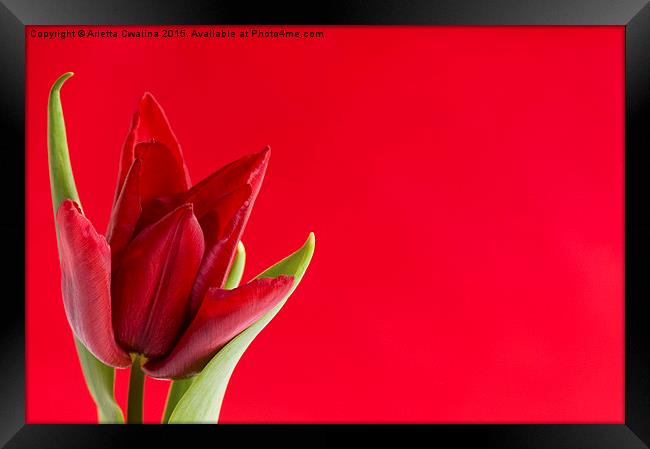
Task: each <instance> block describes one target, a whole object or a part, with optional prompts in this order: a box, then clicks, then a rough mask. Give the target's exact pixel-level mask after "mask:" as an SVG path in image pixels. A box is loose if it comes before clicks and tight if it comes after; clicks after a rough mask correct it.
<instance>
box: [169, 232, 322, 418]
mask: <svg viewBox="0 0 650 449" xmlns="http://www.w3.org/2000/svg"><path fill="white" fill-rule="evenodd" d="M314 244H315V238H314V234H313V233H311V234H309V238H308V239H307V241H306V242H305V244H304V245H303V246H302V248H300V249H299V250H298V251H296V252H295V253H293V254H291V255H290V256H289V257H286V258H285V259H283V260H281V261H280V262H278V263H276V264H275V265H273V266H272V267H271V268H269V269H268V270H266V271H264V272H263V273H262V274H260V275H259V276H257V277H258V278H265V277H277V276H280V275H282V274H284V275H289V276H294V282H293V286H292V287H291V290H290V291H289V293H288V294H287V296H286V297H285V298H284V299H283V300H282V301H280V302H279V303H278V305H276V306H275V307H274V308H273V309H271V310H270V311H269V312H268V313H267V314H266V315H264V316H263V317H262V318H260V319H259V321H256V322H255V323H254V324H252V325H251V326H250V327H248V328H247V329H246V330H244V331H243V332H242V333H240V334H239V335H237V336H236V337H235V338H233V339H232V340H231V341H230V342H229V343H228V344H227V345H226V346H224V347H223V349H221V351H219V352H218V353H217V354H216V355H215V356H214V357H213V358H212V360H210V362H209V363H208V364H207V365H206V366H205V368H203V371H201V373H200V374H198V375H197V376H195V378H194V382H193V383H192V385H191V386H190V387H189V388H188V390H187V392H186V393H185V394H184V395H183V397H182V398H181V400H180V401H179V402H178V405H177V406H176V408H175V409H174V411H173V413H172V415H171V417H170V419H169V422H170V423H213V422H216V421H217V420H218V418H219V412H220V411H221V403H222V402H223V396H224V394H225V392H226V387H227V386H228V381H229V380H230V376H231V375H232V372H233V370H234V369H235V366H236V365H237V362H239V359H240V358H241V356H242V355H243V354H244V351H246V349H247V348H248V346H249V345H250V344H251V342H252V341H253V339H255V337H256V336H257V335H258V334H259V333H260V332H261V331H262V329H264V327H265V326H266V325H267V324H268V323H269V321H271V319H272V318H273V317H274V316H275V315H276V314H277V313H278V312H279V311H280V309H281V308H282V306H283V305H284V303H285V302H286V301H287V298H289V296H291V293H293V291H294V290H295V289H296V287H297V286H298V284H299V283H300V280H301V279H302V276H303V275H304V274H305V271H306V270H307V266H309V262H310V261H311V258H312V255H313V254H314Z"/></svg>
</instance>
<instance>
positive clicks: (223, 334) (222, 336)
mask: <svg viewBox="0 0 650 449" xmlns="http://www.w3.org/2000/svg"><path fill="white" fill-rule="evenodd" d="M292 283H293V278H292V277H290V276H279V277H277V278H265V279H255V280H254V281H251V282H249V283H248V284H245V285H243V286H241V287H239V288H236V289H234V290H222V289H216V288H215V289H210V290H209V291H208V293H207V295H206V297H205V299H204V301H203V303H202V304H201V308H200V309H199V311H198V313H197V314H196V316H195V317H194V319H193V320H192V323H191V324H190V326H189V327H188V328H187V330H186V331H185V333H184V334H183V336H182V337H181V338H180V340H179V341H178V343H177V344H176V346H174V349H173V350H172V352H171V353H170V354H169V355H168V356H166V357H165V358H163V359H161V360H150V361H149V362H147V363H146V364H145V365H144V367H143V368H144V371H145V372H146V373H147V374H148V375H150V376H152V377H158V378H166V379H171V378H174V379H176V378H183V377H188V376H191V375H193V374H196V373H198V372H199V371H201V370H202V369H203V367H204V366H205V365H206V364H207V363H208V362H209V361H210V359H211V358H212V357H213V356H214V354H216V353H217V352H218V351H219V349H221V348H222V347H223V346H224V345H225V344H226V343H228V342H229V341H230V340H231V339H232V338H233V337H235V336H236V335H237V334H239V333H240V332H242V331H243V330H245V329H246V328H247V327H249V326H250V325H251V324H253V323H254V322H255V321H257V320H259V319H260V318H261V317H262V316H264V314H265V313H266V312H268V311H269V310H271V309H272V308H273V307H274V306H275V305H276V304H277V303H278V302H280V301H281V300H282V299H283V298H284V297H285V295H286V294H287V293H288V292H289V289H290V288H291V285H292Z"/></svg>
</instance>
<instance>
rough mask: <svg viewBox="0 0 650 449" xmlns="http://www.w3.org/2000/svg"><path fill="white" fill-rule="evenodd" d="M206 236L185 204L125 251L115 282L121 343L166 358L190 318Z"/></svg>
mask: <svg viewBox="0 0 650 449" xmlns="http://www.w3.org/2000/svg"><path fill="white" fill-rule="evenodd" d="M203 248H204V243H203V234H202V232H201V227H200V226H199V223H198V221H197V220H196V217H195V216H194V214H193V212H192V206H191V205H189V204H186V205H183V206H181V207H179V208H177V209H176V210H174V211H172V212H171V213H169V214H168V215H166V216H165V217H163V218H162V219H161V220H160V221H159V222H157V223H155V224H153V225H151V226H150V227H148V228H146V229H144V230H143V231H142V232H141V233H140V234H138V236H137V237H136V238H135V240H133V242H131V244H130V245H129V246H128V247H127V248H126V250H125V251H124V255H123V256H122V259H121V262H120V266H119V268H118V269H117V271H116V273H115V276H114V280H113V307H114V320H113V321H114V326H115V335H116V338H117V341H118V342H119V343H120V345H121V346H122V347H124V348H125V349H128V350H129V351H132V352H138V353H141V354H144V355H145V356H146V357H148V358H152V357H160V356H162V355H164V354H167V353H168V352H169V351H170V349H171V348H172V346H173V345H174V343H176V341H177V340H178V337H179V336H180V333H181V332H182V330H183V329H184V328H185V326H187V323H188V322H189V319H190V314H189V294H190V291H191V289H192V284H193V282H194V278H195V277H196V273H197V271H198V268H199V264H200V262H201V257H202V256H203Z"/></svg>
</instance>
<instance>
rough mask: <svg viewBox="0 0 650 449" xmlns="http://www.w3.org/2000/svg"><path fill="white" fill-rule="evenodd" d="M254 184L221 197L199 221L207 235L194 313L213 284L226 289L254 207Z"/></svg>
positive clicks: (196, 283)
mask: <svg viewBox="0 0 650 449" xmlns="http://www.w3.org/2000/svg"><path fill="white" fill-rule="evenodd" d="M250 198H251V187H250V186H249V185H244V186H243V187H241V188H240V189H239V190H236V191H235V192H232V193H231V194H229V195H226V196H224V197H222V198H220V201H218V202H216V203H215V204H214V206H215V207H214V209H213V210H212V211H211V212H210V213H206V214H204V215H203V216H202V217H201V218H200V219H199V223H200V224H201V228H202V229H203V230H204V235H205V253H204V254H203V260H202V261H201V267H200V268H199V273H198V275H197V276H196V280H195V282H194V286H193V288H192V296H191V299H190V304H191V306H190V307H191V313H192V316H193V315H194V314H195V313H196V311H197V310H198V308H199V306H200V305H201V301H202V300H203V297H204V296H205V293H206V292H207V291H208V289H209V288H210V287H216V288H222V287H223V286H224V284H225V282H226V278H227V274H228V272H229V271H230V266H231V265H232V262H233V260H234V257H235V252H236V250H237V243H238V242H239V238H240V236H241V234H242V231H243V227H244V225H245V223H246V219H247V217H248V215H250V210H251V202H250V200H249V199H250Z"/></svg>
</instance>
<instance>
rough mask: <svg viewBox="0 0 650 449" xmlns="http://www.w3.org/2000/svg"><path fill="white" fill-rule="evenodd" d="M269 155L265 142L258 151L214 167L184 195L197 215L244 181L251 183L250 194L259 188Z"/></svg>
mask: <svg viewBox="0 0 650 449" xmlns="http://www.w3.org/2000/svg"><path fill="white" fill-rule="evenodd" d="M270 157H271V148H269V147H268V146H267V147H266V148H264V150H262V151H260V152H259V153H255V154H249V155H247V156H244V157H242V158H240V159H238V160H236V161H234V162H231V163H230V164H228V165H226V166H224V167H222V168H221V169H219V170H217V171H216V172H214V173H213V174H211V175H210V176H208V177H207V178H205V179H204V180H202V181H201V182H199V183H198V184H196V185H195V186H193V187H192V188H191V189H190V190H189V192H187V195H185V196H184V197H183V198H184V200H185V201H186V202H188V203H192V204H194V210H195V211H196V212H195V213H196V216H197V217H199V218H200V217H202V216H203V215H204V214H206V213H209V212H211V211H212V210H214V205H215V202H217V201H219V198H220V197H221V196H223V195H225V194H228V193H229V192H232V191H234V190H236V189H239V188H240V187H242V186H243V185H245V184H249V185H250V186H251V191H252V195H253V196H256V195H257V192H259V190H260V186H261V184H262V180H263V179H264V173H265V172H266V167H267V165H268V163H269V158H270Z"/></svg>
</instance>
